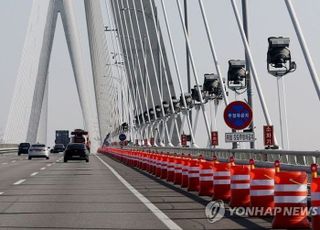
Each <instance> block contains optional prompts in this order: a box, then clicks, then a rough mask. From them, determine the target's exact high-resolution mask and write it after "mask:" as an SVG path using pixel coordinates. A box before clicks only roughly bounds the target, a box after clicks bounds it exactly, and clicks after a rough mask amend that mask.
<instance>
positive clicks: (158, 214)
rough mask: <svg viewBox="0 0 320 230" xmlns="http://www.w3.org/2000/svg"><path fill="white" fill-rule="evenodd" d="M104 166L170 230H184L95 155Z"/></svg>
mask: <svg viewBox="0 0 320 230" xmlns="http://www.w3.org/2000/svg"><path fill="white" fill-rule="evenodd" d="M94 155H95V156H96V157H97V158H98V159H99V160H100V161H101V163H102V164H104V165H105V166H106V167H107V168H108V169H109V170H110V171H111V172H112V173H113V175H115V176H116V177H117V178H118V180H120V181H121V183H122V184H123V185H124V186H126V187H127V189H129V190H130V192H132V193H133V195H135V196H136V197H137V198H138V199H139V200H140V201H141V202H142V203H143V204H144V205H145V206H146V207H147V208H148V209H149V210H150V211H151V212H152V213H153V214H154V215H155V216H156V217H158V219H159V220H160V221H161V222H162V223H164V224H165V225H166V226H167V227H168V228H169V229H176V230H178V229H179V230H180V229H181V230H182V228H181V227H180V226H179V225H177V224H176V223H175V222H173V221H172V220H171V219H170V218H169V217H168V216H167V215H166V214H164V213H163V212H162V211H161V210H160V209H159V208H158V207H157V206H155V205H154V204H153V203H151V201H149V200H148V199H147V198H146V197H145V196H143V195H142V194H141V193H140V192H138V191H137V190H136V189H135V188H134V187H133V186H132V185H131V184H129V182H127V181H126V180H125V179H124V178H123V177H122V176H120V174H119V173H118V172H117V171H116V170H115V169H113V168H112V167H111V166H110V165H109V164H108V163H106V162H105V161H104V160H102V159H101V158H100V157H99V156H97V155H96V154H94Z"/></svg>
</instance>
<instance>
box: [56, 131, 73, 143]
mask: <svg viewBox="0 0 320 230" xmlns="http://www.w3.org/2000/svg"><path fill="white" fill-rule="evenodd" d="M69 142H70V138H69V130H56V139H55V144H62V145H64V146H65V147H67V145H68V144H69Z"/></svg>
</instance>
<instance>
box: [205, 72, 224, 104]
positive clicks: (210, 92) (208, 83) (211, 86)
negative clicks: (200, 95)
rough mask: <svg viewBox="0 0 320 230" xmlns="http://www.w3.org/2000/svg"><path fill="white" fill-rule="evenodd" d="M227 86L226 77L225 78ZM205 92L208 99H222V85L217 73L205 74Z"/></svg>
mask: <svg viewBox="0 0 320 230" xmlns="http://www.w3.org/2000/svg"><path fill="white" fill-rule="evenodd" d="M223 87H225V79H223ZM203 92H204V96H205V98H206V99H222V98H223V94H222V86H221V83H220V80H219V76H218V75H217V74H213V73H212V74H205V75H204V81H203Z"/></svg>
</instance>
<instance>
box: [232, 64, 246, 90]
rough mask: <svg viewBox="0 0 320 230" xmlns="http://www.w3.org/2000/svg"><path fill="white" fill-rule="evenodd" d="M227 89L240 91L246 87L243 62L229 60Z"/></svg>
mask: <svg viewBox="0 0 320 230" xmlns="http://www.w3.org/2000/svg"><path fill="white" fill-rule="evenodd" d="M228 63H229V70H228V87H229V89H231V90H235V91H236V90H240V89H245V88H246V87H247V79H246V78H247V71H246V69H245V67H246V64H245V61H244V60H229V62H228Z"/></svg>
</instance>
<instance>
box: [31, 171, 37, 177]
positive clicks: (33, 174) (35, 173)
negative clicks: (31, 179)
mask: <svg viewBox="0 0 320 230" xmlns="http://www.w3.org/2000/svg"><path fill="white" fill-rule="evenodd" d="M38 173H39V172H34V173H32V174H30V176H35V175H37V174H38Z"/></svg>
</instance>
